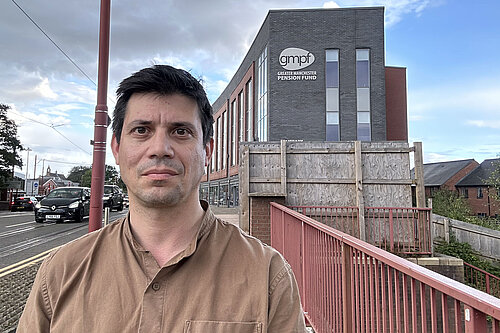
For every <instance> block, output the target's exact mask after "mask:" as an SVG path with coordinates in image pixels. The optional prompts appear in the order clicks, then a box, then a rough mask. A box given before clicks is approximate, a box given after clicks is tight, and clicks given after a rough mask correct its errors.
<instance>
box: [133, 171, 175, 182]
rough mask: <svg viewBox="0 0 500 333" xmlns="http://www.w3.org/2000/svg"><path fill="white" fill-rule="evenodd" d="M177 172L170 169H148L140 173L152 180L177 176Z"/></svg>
mask: <svg viewBox="0 0 500 333" xmlns="http://www.w3.org/2000/svg"><path fill="white" fill-rule="evenodd" d="M178 174H179V173H178V172H177V171H175V170H171V169H150V170H147V171H146V172H144V173H143V174H142V176H144V177H147V178H149V179H152V180H166V179H169V178H172V177H174V176H177V175H178Z"/></svg>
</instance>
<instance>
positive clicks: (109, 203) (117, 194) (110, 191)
mask: <svg viewBox="0 0 500 333" xmlns="http://www.w3.org/2000/svg"><path fill="white" fill-rule="evenodd" d="M102 203H103V207H104V208H106V207H109V210H113V209H116V210H118V211H122V210H123V193H122V190H121V189H120V188H119V187H118V186H116V185H104V195H103V197H102Z"/></svg>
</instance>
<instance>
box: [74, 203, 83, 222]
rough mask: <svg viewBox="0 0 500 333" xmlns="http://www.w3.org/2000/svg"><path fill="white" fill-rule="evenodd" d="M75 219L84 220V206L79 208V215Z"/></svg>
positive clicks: (77, 220)
mask: <svg viewBox="0 0 500 333" xmlns="http://www.w3.org/2000/svg"><path fill="white" fill-rule="evenodd" d="M75 221H76V222H78V223H80V222H82V221H83V207H80V209H79V210H78V215H76V217H75Z"/></svg>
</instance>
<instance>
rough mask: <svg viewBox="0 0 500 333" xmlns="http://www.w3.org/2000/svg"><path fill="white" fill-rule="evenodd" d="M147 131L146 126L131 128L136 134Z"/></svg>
mask: <svg viewBox="0 0 500 333" xmlns="http://www.w3.org/2000/svg"><path fill="white" fill-rule="evenodd" d="M147 131H148V130H147V128H146V127H136V128H134V129H133V130H132V132H133V133H137V134H146V132H147Z"/></svg>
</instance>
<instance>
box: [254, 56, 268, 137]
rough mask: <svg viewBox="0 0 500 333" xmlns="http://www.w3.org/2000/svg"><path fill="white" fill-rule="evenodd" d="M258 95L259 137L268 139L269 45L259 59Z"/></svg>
mask: <svg viewBox="0 0 500 333" xmlns="http://www.w3.org/2000/svg"><path fill="white" fill-rule="evenodd" d="M258 73H259V74H258V75H259V77H258V80H259V81H258V82H259V83H258V87H259V88H258V95H257V103H258V104H257V139H258V141H267V140H268V133H267V126H268V121H269V120H268V110H267V47H266V48H265V49H264V51H262V54H261V55H260V57H259V60H258Z"/></svg>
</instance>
